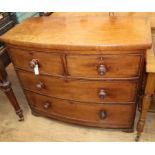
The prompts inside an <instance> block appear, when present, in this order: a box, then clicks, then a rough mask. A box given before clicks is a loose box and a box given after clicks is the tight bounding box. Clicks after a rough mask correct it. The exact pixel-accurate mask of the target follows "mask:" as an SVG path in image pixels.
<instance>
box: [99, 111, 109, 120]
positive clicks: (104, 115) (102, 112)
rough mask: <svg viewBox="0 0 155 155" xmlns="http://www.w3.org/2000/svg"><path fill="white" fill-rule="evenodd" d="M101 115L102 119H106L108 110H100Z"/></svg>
mask: <svg viewBox="0 0 155 155" xmlns="http://www.w3.org/2000/svg"><path fill="white" fill-rule="evenodd" d="M99 116H100V118H101V119H105V118H106V117H107V112H106V111H105V110H101V111H100V112H99Z"/></svg>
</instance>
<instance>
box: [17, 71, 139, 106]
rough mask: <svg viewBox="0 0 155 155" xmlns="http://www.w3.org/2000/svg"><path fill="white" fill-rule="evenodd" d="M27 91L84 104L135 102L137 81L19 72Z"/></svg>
mask: <svg viewBox="0 0 155 155" xmlns="http://www.w3.org/2000/svg"><path fill="white" fill-rule="evenodd" d="M18 75H19V77H20V80H21V83H22V85H23V87H24V88H25V89H28V90H32V91H35V92H38V93H42V94H46V95H49V96H53V97H57V98H64V99H70V100H77V101H83V102H108V103H109V102H122V103H123V102H133V101H135V97H136V90H137V82H136V81H86V80H71V79H68V80H67V81H66V80H65V79H63V78H58V77H50V76H44V75H39V76H35V75H34V74H33V73H30V72H25V71H18Z"/></svg>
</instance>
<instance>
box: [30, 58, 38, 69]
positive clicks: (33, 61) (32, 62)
mask: <svg viewBox="0 0 155 155" xmlns="http://www.w3.org/2000/svg"><path fill="white" fill-rule="evenodd" d="M37 64H38V60H36V59H32V60H31V61H30V63H29V65H30V67H31V68H32V69H34V67H35V66H36V65H37Z"/></svg>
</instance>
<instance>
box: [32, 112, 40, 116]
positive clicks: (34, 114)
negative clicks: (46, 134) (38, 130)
mask: <svg viewBox="0 0 155 155" xmlns="http://www.w3.org/2000/svg"><path fill="white" fill-rule="evenodd" d="M32 115H33V116H36V117H39V116H40V114H38V113H37V112H35V111H32Z"/></svg>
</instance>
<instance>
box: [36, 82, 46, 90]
mask: <svg viewBox="0 0 155 155" xmlns="http://www.w3.org/2000/svg"><path fill="white" fill-rule="evenodd" d="M36 88H38V89H43V88H45V84H44V83H43V82H39V83H37V84H36Z"/></svg>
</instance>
